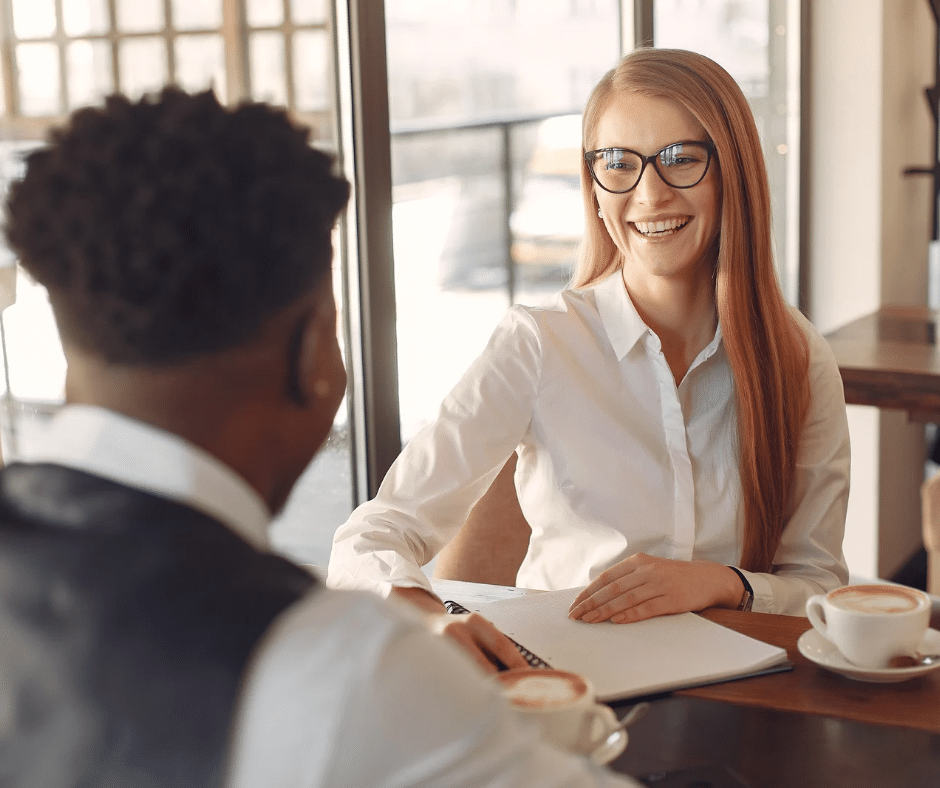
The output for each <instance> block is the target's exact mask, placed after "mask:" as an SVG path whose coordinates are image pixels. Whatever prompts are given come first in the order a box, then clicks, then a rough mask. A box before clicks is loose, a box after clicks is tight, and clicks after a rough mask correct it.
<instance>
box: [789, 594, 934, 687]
mask: <svg viewBox="0 0 940 788" xmlns="http://www.w3.org/2000/svg"><path fill="white" fill-rule="evenodd" d="M806 615H807V616H808V617H809V620H810V622H811V623H812V625H813V626H814V627H815V629H816V631H817V632H818V633H819V634H820V635H822V636H823V637H824V638H826V640H828V641H830V642H831V643H832V644H833V645H834V646H835V647H836V648H837V649H839V651H840V652H841V654H842V656H843V657H845V658H846V659H847V660H848V661H849V662H851V663H852V664H853V665H857V666H859V667H862V668H876V669H877V668H886V667H888V663H889V662H890V661H891V660H892V659H893V658H894V657H901V656H909V655H912V654H914V652H915V651H917V648H918V646H920V643H921V641H922V640H923V639H924V635H925V634H926V632H927V625H928V624H929V622H930V598H929V597H928V596H927V595H926V594H924V593H922V592H921V591H917V590H916V589H913V588H907V587H906V586H893V585H878V584H872V585H854V586H844V587H843V588H837V589H836V590H835V591H830V592H829V593H828V594H825V595H824V594H817V595H816V596H813V597H810V598H809V599H808V600H807V601H806Z"/></svg>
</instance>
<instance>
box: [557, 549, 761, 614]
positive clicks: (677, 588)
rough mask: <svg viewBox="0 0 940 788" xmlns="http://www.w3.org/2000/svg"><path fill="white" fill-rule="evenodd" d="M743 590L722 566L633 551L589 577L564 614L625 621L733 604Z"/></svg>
mask: <svg viewBox="0 0 940 788" xmlns="http://www.w3.org/2000/svg"><path fill="white" fill-rule="evenodd" d="M743 591H744V589H743V587H742V586H741V580H740V578H739V577H738V576H737V574H736V573H735V572H734V570H733V569H729V568H728V567H727V566H723V565H721V564H715V563H712V562H710V561H675V560H672V559H668V558H657V557H656V556H652V555H646V554H644V553H637V554H636V555H631V556H630V557H629V558H626V559H624V560H623V561H621V562H620V563H618V564H615V565H614V566H612V567H610V569H607V570H606V571H604V572H602V573H601V574H599V575H598V576H597V577H596V578H594V580H593V582H591V584H590V585H588V586H587V587H586V588H585V589H584V590H583V591H582V592H581V593H580V594H578V596H577V597H576V598H575V600H574V602H572V603H571V608H570V610H569V611H568V616H569V618H573V619H580V620H581V621H586V622H587V623H590V624H595V623H597V622H600V621H608V620H609V621H612V622H614V623H615V624H626V623H629V622H631V621H642V620H643V619H645V618H653V617H655V616H664V615H667V614H669V613H688V612H689V611H691V610H704V609H705V608H706V607H715V606H719V607H737V605H738V603H739V602H740V600H741V596H742V594H743Z"/></svg>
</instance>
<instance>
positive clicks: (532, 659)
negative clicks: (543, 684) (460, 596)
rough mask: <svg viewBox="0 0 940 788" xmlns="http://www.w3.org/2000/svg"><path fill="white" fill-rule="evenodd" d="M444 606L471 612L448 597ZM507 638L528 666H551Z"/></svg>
mask: <svg viewBox="0 0 940 788" xmlns="http://www.w3.org/2000/svg"><path fill="white" fill-rule="evenodd" d="M444 607H446V608H447V612H448V613H471V612H472V611H470V610H467V608H465V607H464V606H463V605H461V604H460V603H459V602H452V601H451V600H449V599H448V600H445V601H444ZM507 637H508V635H507ZM509 640H510V641H511V642H512V644H513V645H514V646H515V647H516V649H517V650H518V651H519V653H520V654H522V657H523V659H525V661H526V662H528V663H529V667H532V668H550V667H551V665H549V664H548V663H547V662H546V661H545V660H544V659H542V658H541V657H540V656H538V655H537V654H533V653H532V652H531V651H529V649H527V648H526V647H525V646H523V645H522V644H521V643H517V642H516V641H515V640H513V639H512V638H509Z"/></svg>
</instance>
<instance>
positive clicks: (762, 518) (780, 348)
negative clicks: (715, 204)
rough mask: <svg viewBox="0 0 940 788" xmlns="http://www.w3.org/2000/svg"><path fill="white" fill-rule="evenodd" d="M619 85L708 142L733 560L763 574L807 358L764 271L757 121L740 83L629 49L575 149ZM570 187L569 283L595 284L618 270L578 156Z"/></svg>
mask: <svg viewBox="0 0 940 788" xmlns="http://www.w3.org/2000/svg"><path fill="white" fill-rule="evenodd" d="M619 92H634V93H639V94H642V95H646V96H652V97H659V98H668V99H672V100H675V101H678V102H679V103H680V104H682V105H683V106H684V107H685V108H686V109H687V110H688V111H689V112H690V113H691V114H692V115H694V116H695V118H696V119H697V120H698V121H699V123H701V124H702V126H703V127H704V128H705V131H706V132H707V133H708V136H709V138H710V139H711V141H712V143H713V144H714V145H715V151H716V157H717V160H718V165H719V170H720V177H721V195H722V204H721V225H720V230H719V236H718V246H719V248H718V261H717V264H716V267H715V276H714V281H715V303H716V308H717V311H718V319H719V322H720V323H721V328H722V336H723V341H724V346H725V352H726V353H727V356H728V362H729V364H730V365H731V374H732V377H733V379H734V390H735V398H736V404H737V417H738V458H739V467H740V478H741V497H742V504H743V514H744V535H743V545H742V548H741V559H740V564H741V566H742V567H743V568H745V569H749V570H751V571H755V572H769V571H771V569H772V567H773V559H774V555H775V554H776V552H777V547H778V546H779V544H780V537H781V535H782V533H783V528H784V525H785V517H786V515H787V505H788V501H789V499H790V494H791V489H792V487H793V478H794V473H795V468H796V456H797V450H798V448H799V439H800V431H801V428H802V425H803V420H804V418H805V416H806V410H807V407H808V405H809V380H808V366H809V360H808V349H807V344H806V338H805V337H804V335H803V333H802V331H801V329H800V328H799V326H798V325H797V323H796V321H795V319H794V317H793V315H792V313H791V312H790V307H789V306H788V305H787V303H786V301H785V300H784V298H783V295H782V293H781V291H780V285H779V282H778V279H777V271H776V268H775V267H774V262H773V242H772V233H771V220H770V187H769V185H768V181H767V171H766V168H765V165H764V157H763V153H762V151H761V146H760V138H759V136H758V133H757V126H756V124H755V123H754V117H753V115H752V113H751V110H750V107H749V106H748V103H747V99H746V98H745V97H744V94H743V93H742V92H741V89H740V88H739V87H738V85H737V83H736V82H735V81H734V79H733V78H732V77H731V76H730V75H729V74H728V72H727V71H725V70H724V69H723V68H722V67H721V66H719V65H718V64H717V63H715V62H714V61H712V60H710V59H709V58H707V57H705V56H704V55H699V54H696V53H694V52H686V51H683V50H671V49H638V50H636V51H634V52H632V53H630V54H629V55H626V56H625V57H624V58H622V59H621V60H620V62H619V63H618V64H617V66H616V67H614V68H613V69H611V70H610V71H609V72H608V73H607V74H606V75H605V76H604V77H603V78H602V79H601V81H600V82H599V83H598V85H597V86H596V87H595V88H594V90H593V92H592V93H591V95H590V97H589V98H588V101H587V104H586V106H585V110H584V118H583V144H584V148H583V150H591V149H593V148H594V147H595V145H594V141H595V136H596V130H597V124H598V121H599V119H600V116H601V114H602V113H603V111H604V110H605V109H606V106H607V104H608V101H609V99H610V97H611V96H612V95H614V94H616V93H619ZM581 192H582V197H583V200H584V211H585V219H586V221H585V227H586V230H585V236H584V242H583V244H582V250H581V259H580V261H579V265H578V268H577V271H576V272H575V275H574V279H573V281H572V285H573V286H574V287H585V286H588V285H590V284H592V283H594V282H597V281H598V280H600V279H602V278H603V277H605V276H606V275H607V274H609V273H612V272H613V271H615V270H618V269H619V268H620V267H621V266H622V265H623V257H622V255H621V253H620V251H619V250H618V249H617V247H616V246H615V245H614V242H613V240H612V239H611V237H610V235H609V234H608V233H607V230H606V228H605V227H604V223H603V222H602V221H598V219H597V208H596V205H595V199H594V188H593V184H592V181H591V176H590V173H589V172H588V169H587V165H586V164H585V162H584V161H583V157H582V161H581Z"/></svg>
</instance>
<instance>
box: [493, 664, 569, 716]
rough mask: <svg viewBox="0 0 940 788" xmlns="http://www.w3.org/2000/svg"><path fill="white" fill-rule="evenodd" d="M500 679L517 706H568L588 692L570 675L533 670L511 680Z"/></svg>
mask: <svg viewBox="0 0 940 788" xmlns="http://www.w3.org/2000/svg"><path fill="white" fill-rule="evenodd" d="M500 678H501V681H502V684H503V694H505V696H506V697H507V698H509V700H511V701H512V702H513V703H515V704H516V705H517V706H529V707H548V706H567V705H568V704H570V703H574V702H575V701H577V700H579V699H580V698H581V697H583V696H584V693H585V692H587V685H586V684H585V683H584V682H583V681H582V680H581V679H580V678H578V677H577V676H572V675H570V674H561V675H560V674H558V673H552V672H548V671H544V670H533V671H532V672H526V673H525V674H524V675H519V676H516V677H514V678H512V679H511V680H505V679H502V677H500ZM507 678H509V677H508V676H507Z"/></svg>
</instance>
